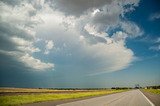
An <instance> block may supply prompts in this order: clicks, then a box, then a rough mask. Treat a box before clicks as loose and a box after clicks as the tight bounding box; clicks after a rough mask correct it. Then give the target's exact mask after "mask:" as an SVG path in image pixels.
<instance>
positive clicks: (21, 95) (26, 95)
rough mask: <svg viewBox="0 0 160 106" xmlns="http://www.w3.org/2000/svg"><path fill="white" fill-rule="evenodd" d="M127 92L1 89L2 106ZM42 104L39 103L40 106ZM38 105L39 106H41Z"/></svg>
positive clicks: (0, 103) (109, 90) (0, 104)
mask: <svg viewBox="0 0 160 106" xmlns="http://www.w3.org/2000/svg"><path fill="white" fill-rule="evenodd" d="M123 91H126V90H111V89H107V90H53V89H22V88H1V89H0V94H1V95H0V106H11V105H22V104H28V103H30V104H31V103H35V102H43V101H53V102H57V101H60V100H69V99H77V98H85V97H94V96H100V95H106V94H113V93H117V92H123ZM40 104H41V103H39V105H40ZM39 105H38V106H39Z"/></svg>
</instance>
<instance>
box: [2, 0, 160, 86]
mask: <svg viewBox="0 0 160 106" xmlns="http://www.w3.org/2000/svg"><path fill="white" fill-rule="evenodd" d="M159 5H160V1H159V0H0V86H1V87H29V88H32V87H34V88H39V87H42V88H105V87H106V88H110V87H134V86H135V84H139V85H140V86H151V85H160V6H159Z"/></svg>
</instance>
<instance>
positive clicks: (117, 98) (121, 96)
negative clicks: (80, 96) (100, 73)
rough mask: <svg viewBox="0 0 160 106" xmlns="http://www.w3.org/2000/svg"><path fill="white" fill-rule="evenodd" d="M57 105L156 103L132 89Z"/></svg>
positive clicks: (140, 105)
mask: <svg viewBox="0 0 160 106" xmlns="http://www.w3.org/2000/svg"><path fill="white" fill-rule="evenodd" d="M57 106H154V104H153V103H152V102H151V101H150V100H149V99H147V98H146V97H145V96H144V95H143V93H142V92H141V91H140V90H132V91H127V92H122V93H116V94H112V95H106V96H102V97H96V98H91V99H86V100H80V101H75V102H70V103H65V104H60V105H57Z"/></svg>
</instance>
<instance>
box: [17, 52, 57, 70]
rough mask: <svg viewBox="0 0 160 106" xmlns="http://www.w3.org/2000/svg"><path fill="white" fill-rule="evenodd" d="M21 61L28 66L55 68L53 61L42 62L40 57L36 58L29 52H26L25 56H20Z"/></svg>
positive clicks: (38, 68)
mask: <svg viewBox="0 0 160 106" xmlns="http://www.w3.org/2000/svg"><path fill="white" fill-rule="evenodd" d="M20 61H21V62H23V63H24V64H25V65H27V66H28V67H33V68H34V69H37V70H46V69H52V70H53V68H54V64H52V63H45V62H42V61H41V60H39V59H35V58H34V57H32V56H31V55H29V54H25V55H24V56H22V57H20Z"/></svg>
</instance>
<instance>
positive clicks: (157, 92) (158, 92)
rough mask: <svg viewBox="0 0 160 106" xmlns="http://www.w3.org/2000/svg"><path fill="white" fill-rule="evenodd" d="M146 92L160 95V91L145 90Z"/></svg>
mask: <svg viewBox="0 0 160 106" xmlns="http://www.w3.org/2000/svg"><path fill="white" fill-rule="evenodd" d="M144 91H146V92H150V93H154V94H160V89H144Z"/></svg>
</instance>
